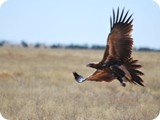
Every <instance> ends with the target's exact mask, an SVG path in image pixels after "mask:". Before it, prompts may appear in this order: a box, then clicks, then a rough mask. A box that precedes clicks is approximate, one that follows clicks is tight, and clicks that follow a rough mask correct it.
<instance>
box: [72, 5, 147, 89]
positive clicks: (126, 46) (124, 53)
mask: <svg viewBox="0 0 160 120" xmlns="http://www.w3.org/2000/svg"><path fill="white" fill-rule="evenodd" d="M128 14H129V10H128V11H127V12H125V10H124V8H123V9H122V10H121V12H120V10H119V8H118V9H117V12H116V14H115V10H114V9H113V16H112V17H110V33H109V35H108V38H107V44H106V48H105V51H104V55H103V57H102V60H101V61H100V62H98V63H89V64H87V65H86V66H87V67H91V68H94V69H96V71H95V72H94V73H92V74H91V75H89V76H88V77H86V78H84V77H83V76H81V75H79V74H78V73H77V72H73V75H74V78H75V80H76V81H77V82H78V83H82V82H84V81H86V80H87V81H97V82H101V81H105V82H111V81H113V80H118V81H119V82H120V84H121V85H122V86H123V87H125V86H126V82H130V83H133V84H136V85H140V86H144V84H143V80H142V78H141V76H142V75H144V73H143V72H141V71H140V70H139V68H141V67H142V65H141V64H139V63H138V60H134V59H133V57H132V56H131V54H132V49H133V38H132V37H131V32H132V30H133V28H132V27H133V25H132V22H133V18H132V16H133V14H130V15H128Z"/></svg>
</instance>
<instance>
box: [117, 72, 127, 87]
mask: <svg viewBox="0 0 160 120" xmlns="http://www.w3.org/2000/svg"><path fill="white" fill-rule="evenodd" d="M116 76H117V79H118V80H119V82H120V83H121V85H122V86H123V87H125V86H126V84H125V83H124V80H123V79H122V78H123V76H121V75H120V74H116Z"/></svg>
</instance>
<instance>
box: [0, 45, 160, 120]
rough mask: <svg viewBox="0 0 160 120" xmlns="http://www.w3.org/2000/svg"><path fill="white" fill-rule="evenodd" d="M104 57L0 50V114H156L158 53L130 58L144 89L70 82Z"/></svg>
mask: <svg viewBox="0 0 160 120" xmlns="http://www.w3.org/2000/svg"><path fill="white" fill-rule="evenodd" d="M102 55H103V51H94V50H64V49H49V48H47V49H44V48H40V49H35V48H10V47H8V48H7V47H6V48H5V47H3V48H0V64H1V67H0V112H1V113H2V115H3V116H4V117H5V118H7V119H9V120H152V119H153V118H155V117H156V116H157V114H158V112H159V111H160V53H158V52H134V53H133V56H134V58H135V59H139V61H140V63H141V64H142V65H143V68H142V71H143V72H144V73H145V76H144V77H143V79H144V84H145V87H140V86H136V85H132V84H130V83H128V84H127V86H126V87H122V86H121V85H120V83H119V82H118V81H117V80H115V81H113V82H111V83H105V82H99V83H98V82H84V83H82V84H78V83H76V82H75V81H74V78H73V75H72V72H73V71H77V72H79V73H80V74H82V75H84V76H87V75H89V74H91V73H92V72H93V71H94V70H93V69H90V68H86V67H85V64H87V63H88V62H91V61H93V62H96V61H99V60H100V59H101V57H102Z"/></svg>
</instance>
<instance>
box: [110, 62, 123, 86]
mask: <svg viewBox="0 0 160 120" xmlns="http://www.w3.org/2000/svg"><path fill="white" fill-rule="evenodd" d="M110 69H111V70H113V71H114V72H115V75H116V77H117V79H118V80H119V82H120V83H121V85H122V86H123V87H125V86H126V84H125V83H124V80H123V78H124V77H125V73H124V71H122V70H121V69H120V68H119V67H118V65H113V66H110Z"/></svg>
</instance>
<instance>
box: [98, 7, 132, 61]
mask: <svg viewBox="0 0 160 120" xmlns="http://www.w3.org/2000/svg"><path fill="white" fill-rule="evenodd" d="M128 13H129V11H127V12H126V14H125V15H124V9H123V10H122V12H121V15H119V8H118V10H117V15H115V12H114V10H113V18H110V25H111V32H110V33H109V35H108V39H107V45H106V49H105V52H104V56H103V58H102V60H101V62H102V63H104V62H105V61H109V60H117V61H122V62H124V61H126V60H127V59H128V58H130V57H131V52H132V45H133V40H132V38H131V31H132V21H133V19H132V15H130V16H129V17H127V16H128Z"/></svg>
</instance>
